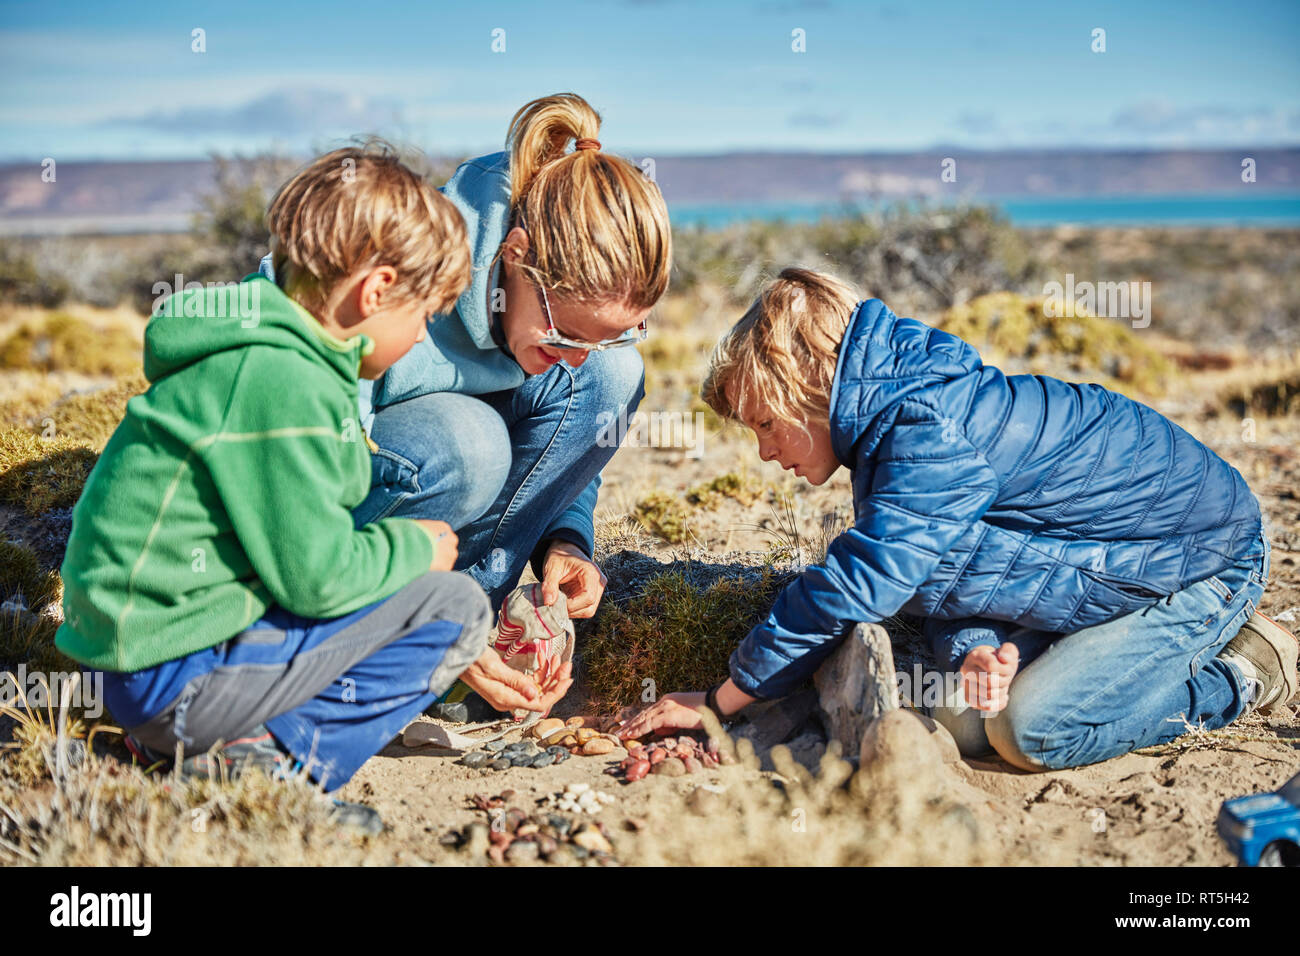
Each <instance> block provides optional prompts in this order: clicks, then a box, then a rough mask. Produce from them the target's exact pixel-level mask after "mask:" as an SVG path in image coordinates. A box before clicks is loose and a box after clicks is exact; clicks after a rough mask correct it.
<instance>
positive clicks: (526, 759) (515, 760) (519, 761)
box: [510, 751, 537, 767]
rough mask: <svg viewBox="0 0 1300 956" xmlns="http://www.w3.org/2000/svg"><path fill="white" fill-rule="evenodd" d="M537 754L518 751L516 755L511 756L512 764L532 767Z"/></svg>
mask: <svg viewBox="0 0 1300 956" xmlns="http://www.w3.org/2000/svg"><path fill="white" fill-rule="evenodd" d="M536 756H537V755H536V754H526V753H523V752H520V751H516V752H515V754H514V756H512V757H511V758H510V764H511V766H515V767H531V766H532V765H533V760H534V759H535V758H536Z"/></svg>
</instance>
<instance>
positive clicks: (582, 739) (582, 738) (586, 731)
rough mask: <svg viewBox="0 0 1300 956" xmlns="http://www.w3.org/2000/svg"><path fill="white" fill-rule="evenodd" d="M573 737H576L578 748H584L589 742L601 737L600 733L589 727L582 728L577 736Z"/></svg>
mask: <svg viewBox="0 0 1300 956" xmlns="http://www.w3.org/2000/svg"><path fill="white" fill-rule="evenodd" d="M573 736H574V739H575V740H577V741H578V746H579V747H581V746H583V745H584V744H585V743H586V742H587V741H589V740H592V739H594V738H596V737H598V736H600V735H599V734H598V733H596V731H594V730H592V729H590V728H589V727H582V728H580V729H579V730H578V732H577V733H576V734H574V735H573Z"/></svg>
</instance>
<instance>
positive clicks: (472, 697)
mask: <svg viewBox="0 0 1300 956" xmlns="http://www.w3.org/2000/svg"><path fill="white" fill-rule="evenodd" d="M425 714H427V715H428V716H430V717H434V718H437V719H438V720H447V721H451V722H452V723H455V724H477V723H483V722H485V721H489V720H499V719H500V718H502V717H505V716H508V715H506V714H501V713H499V712H498V711H497V710H496V709H495V708H494V707H492V705H491V704H489V703H488V702H487V701H485V700H484V699H483V698H482V697H480V696H479V695H478V694H476V693H474V691H473V690H471V689H470V686H469V685H468V684H466V683H465V682H464V681H459V680H458V681H456V683H454V684H452V685H451V689H450V690H448V691H447V693H445V694H443V695H442V697H440V698H439V699H438V700H436V701H434V702H433V703H432V704H430V705H429V707H428V708H427V709H426V710H425Z"/></svg>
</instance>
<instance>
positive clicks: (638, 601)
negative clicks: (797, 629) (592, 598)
mask: <svg viewBox="0 0 1300 956" xmlns="http://www.w3.org/2000/svg"><path fill="white" fill-rule="evenodd" d="M746 572H747V573H746ZM786 580H788V575H781V574H780V573H778V572H775V571H773V570H772V569H771V568H762V569H752V568H751V569H744V570H743V571H742V570H741V569H739V568H738V569H737V571H736V573H735V574H734V575H731V576H726V575H724V576H721V577H718V578H717V579H716V580H714V581H712V582H711V583H707V584H699V583H694V582H693V581H692V580H691V578H690V576H689V575H688V573H686V572H685V571H683V570H680V569H679V570H669V571H665V572H662V573H659V574H656V575H653V576H652V577H651V578H650V579H649V580H648V581H646V582H645V586H644V588H643V589H642V590H641V591H640V593H639V594H637V595H636V596H635V597H633V598H632V599H631V600H629V601H627V602H626V603H625V604H623V605H621V606H620V605H618V604H616V603H607V604H606V606H605V607H604V608H602V610H601V612H600V614H599V616H598V617H597V619H596V621H595V624H594V628H593V631H592V633H591V636H590V637H589V638H588V639H587V642H586V645H585V647H584V649H583V651H582V667H583V672H584V673H585V675H586V679H587V682H588V686H589V687H590V688H591V693H592V696H593V697H594V698H595V699H596V700H598V701H600V702H601V703H602V704H607V705H610V706H614V705H625V704H632V703H637V702H639V701H641V699H642V693H643V691H644V689H645V685H644V684H643V681H645V680H653V681H654V686H655V687H656V688H657V690H658V693H667V692H669V691H675V690H703V689H704V688H706V687H709V686H711V685H713V684H715V683H717V682H718V681H720V680H722V679H723V678H725V677H726V676H727V661H728V660H729V659H730V657H731V652H732V651H734V650H735V649H736V647H737V645H739V644H740V642H741V640H742V639H743V638H744V637H745V635H746V634H748V633H749V631H750V629H751V628H752V627H753V626H754V625H755V624H757V623H758V622H759V621H760V620H762V619H763V617H765V616H766V614H767V612H768V610H769V609H770V607H771V605H772V601H773V600H775V598H776V592H777V591H778V589H779V588H780V587H781V585H783V584H784V583H785V581H786Z"/></svg>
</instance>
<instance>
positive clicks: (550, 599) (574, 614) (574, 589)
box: [542, 541, 606, 618]
mask: <svg viewBox="0 0 1300 956" xmlns="http://www.w3.org/2000/svg"><path fill="white" fill-rule="evenodd" d="M605 583H606V579H605V574H604V572H603V571H601V570H600V568H598V567H597V566H596V563H595V562H594V561H592V560H591V559H590V558H588V557H587V556H586V555H585V554H583V553H582V549H581V548H579V547H577V546H576V545H573V544H570V543H569V542H568V541H553V542H551V546H550V547H549V548H547V549H546V560H545V561H544V562H543V564H542V600H543V601H544V602H545V603H546V604H548V605H550V604H554V603H555V599H556V598H557V597H558V596H559V593H560V592H561V591H563V592H564V594H565V596H566V597H567V598H568V599H569V617H571V618H578V617H591V616H592V615H593V614H595V613H596V608H597V607H598V606H599V605H600V599H601V596H602V595H603V594H604V593H605Z"/></svg>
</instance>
